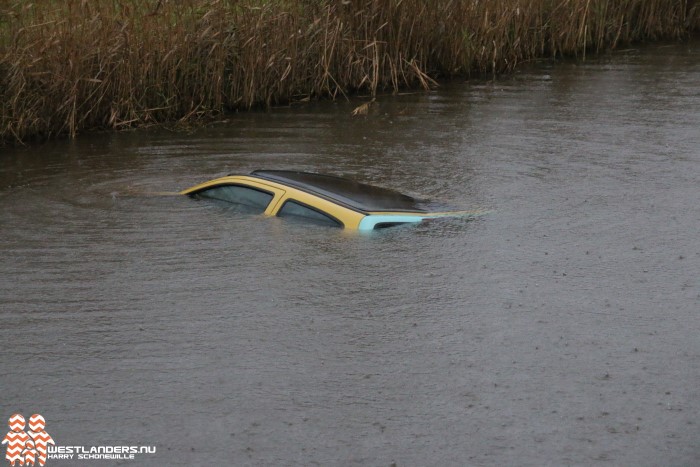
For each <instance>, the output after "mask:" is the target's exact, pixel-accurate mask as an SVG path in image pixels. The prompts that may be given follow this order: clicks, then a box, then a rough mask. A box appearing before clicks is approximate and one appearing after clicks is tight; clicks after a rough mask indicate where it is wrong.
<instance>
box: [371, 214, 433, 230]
mask: <svg viewBox="0 0 700 467" xmlns="http://www.w3.org/2000/svg"><path fill="white" fill-rule="evenodd" d="M423 219H424V217H423V216H400V215H386V216H385V215H381V214H374V215H369V216H366V217H364V218H363V219H362V220H361V221H360V225H359V226H358V229H359V230H361V231H365V232H366V231H368V230H374V227H375V226H376V225H377V224H384V223H414V224H417V223H419V222H421V221H422V220H423Z"/></svg>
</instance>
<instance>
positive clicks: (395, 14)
mask: <svg viewBox="0 0 700 467" xmlns="http://www.w3.org/2000/svg"><path fill="white" fill-rule="evenodd" d="M699 18H700V5H698V2H697V1H696V0H616V1H610V0H500V1H495V0H494V1H488V0H432V1H425V0H343V1H340V0H229V1H223V0H185V1H176V0H98V1H88V0H62V1H60V2H54V1H48V0H47V1H43V2H36V3H27V2H24V1H19V0H0V144H2V143H3V142H4V143H8V142H19V141H25V140H29V139H44V138H49V137H52V136H56V135H63V134H68V135H71V136H75V135H76V133H77V132H79V131H81V130H87V129H96V128H114V129H119V128H126V127H133V126H138V125H147V124H151V123H160V122H173V121H191V120H195V119H200V118H212V117H216V116H217V115H219V114H221V113H223V112H226V111H230V110H235V109H245V108H250V107H252V106H258V105H263V106H270V105H275V104H281V103H287V102H290V101H295V100H305V99H309V98H318V97H331V98H335V97H338V96H343V95H348V94H350V93H356V92H363V93H364V92H366V93H369V94H371V95H373V96H376V95H377V93H379V92H385V91H388V90H392V91H396V90H398V89H400V88H404V87H423V88H428V87H430V86H431V85H432V84H433V83H434V80H436V79H439V78H444V77H450V76H455V75H470V74H472V73H494V74H495V73H501V72H507V71H510V70H512V69H513V68H514V67H516V66H517V65H518V64H519V63H521V62H523V61H528V60H532V59H534V58H537V57H556V56H563V55H576V56H585V54H586V53H590V52H592V51H593V52H594V51H597V50H600V49H605V48H611V47H615V46H616V45H617V44H619V43H625V42H630V41H635V40H646V39H661V38H666V39H668V38H681V37H683V36H685V35H686V34H688V33H689V32H690V31H691V30H697V29H698V27H699V26H700V20H699Z"/></svg>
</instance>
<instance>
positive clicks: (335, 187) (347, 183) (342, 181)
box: [250, 170, 425, 212]
mask: <svg viewBox="0 0 700 467" xmlns="http://www.w3.org/2000/svg"><path fill="white" fill-rule="evenodd" d="M250 175H251V176H253V177H258V178H262V179H266V180H271V181H274V182H279V183H282V184H285V185H288V186H291V187H294V188H298V189H300V190H303V191H306V192H308V193H313V194H317V195H320V196H323V197H325V198H328V199H330V200H332V201H335V202H337V203H340V204H345V205H348V206H350V207H352V208H355V209H357V210H360V211H417V212H424V211H425V210H424V209H422V208H421V207H420V206H419V205H418V201H417V200H416V199H414V198H412V197H410V196H408V195H404V194H402V193H399V192H398V191H394V190H390V189H387V188H380V187H376V186H372V185H367V184H364V183H359V182H356V181H354V180H349V179H347V178H342V177H336V176H333V175H324V174H318V173H311V172H295V171H291V170H256V171H254V172H251V174H250Z"/></svg>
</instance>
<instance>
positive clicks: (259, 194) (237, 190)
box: [196, 185, 274, 213]
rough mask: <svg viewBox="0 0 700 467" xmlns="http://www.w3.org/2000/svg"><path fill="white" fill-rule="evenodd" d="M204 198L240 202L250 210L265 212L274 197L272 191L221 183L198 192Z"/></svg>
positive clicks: (239, 203)
mask: <svg viewBox="0 0 700 467" xmlns="http://www.w3.org/2000/svg"><path fill="white" fill-rule="evenodd" d="M196 195H197V196H199V197H202V198H209V199H214V200H218V201H225V202H227V203H232V204H238V205H241V206H242V207H244V208H245V209H246V210H247V211H250V212H258V213H262V212H265V209H266V208H267V206H268V205H269V204H270V201H272V198H273V197H274V196H273V195H272V193H268V192H266V191H262V190H258V189H255V188H251V187H247V186H241V185H219V186H216V187H213V188H208V189H206V190H202V191H200V192H198V193H196Z"/></svg>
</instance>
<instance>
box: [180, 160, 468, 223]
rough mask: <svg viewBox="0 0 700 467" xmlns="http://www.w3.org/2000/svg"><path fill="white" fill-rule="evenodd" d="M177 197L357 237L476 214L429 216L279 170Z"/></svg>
mask: <svg viewBox="0 0 700 467" xmlns="http://www.w3.org/2000/svg"><path fill="white" fill-rule="evenodd" d="M180 193H181V194H183V195H189V196H193V197H203V198H213V199H218V200H222V201H228V202H231V203H236V204H245V205H248V206H250V207H252V208H254V209H255V208H257V212H261V213H263V214H265V215H268V216H279V217H285V216H287V215H292V216H296V217H302V218H304V217H305V218H308V219H311V220H313V221H316V222H321V223H327V224H329V225H335V226H338V227H343V228H346V229H354V230H360V231H368V230H375V229H378V228H383V227H389V226H393V225H400V224H407V223H419V222H421V221H423V220H425V219H433V218H437V217H446V216H470V215H475V214H477V212H476V211H447V212H429V211H426V210H424V209H422V208H421V207H420V206H419V205H418V202H417V201H416V200H415V199H413V198H411V197H410V196H407V195H403V194H401V193H398V192H396V191H393V190H387V189H385V188H379V187H374V186H371V185H366V184H362V183H358V182H354V181H352V180H348V179H345V178H340V177H334V176H330V175H323V174H315V173H309V172H292V171H282V170H258V171H255V172H252V173H251V174H249V175H228V176H226V177H221V178H217V179H214V180H209V181H207V182H204V183H200V184H199V185H195V186H193V187H190V188H188V189H186V190H183V191H181V192H180Z"/></svg>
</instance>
